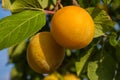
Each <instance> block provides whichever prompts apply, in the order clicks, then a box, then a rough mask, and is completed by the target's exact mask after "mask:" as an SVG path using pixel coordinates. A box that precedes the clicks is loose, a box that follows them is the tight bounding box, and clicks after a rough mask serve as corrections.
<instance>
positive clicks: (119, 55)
mask: <svg viewBox="0 0 120 80" xmlns="http://www.w3.org/2000/svg"><path fill="white" fill-rule="evenodd" d="M115 51H116V52H115V54H116V58H117V60H118V61H119V62H120V46H116V47H115Z"/></svg>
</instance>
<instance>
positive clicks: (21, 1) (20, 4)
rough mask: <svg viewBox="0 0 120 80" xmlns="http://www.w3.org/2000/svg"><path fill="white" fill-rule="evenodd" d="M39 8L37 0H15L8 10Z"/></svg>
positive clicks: (17, 10)
mask: <svg viewBox="0 0 120 80" xmlns="http://www.w3.org/2000/svg"><path fill="white" fill-rule="evenodd" d="M40 8H41V7H40V4H39V2H38V0H15V1H14V2H13V3H12V5H11V7H10V10H11V11H12V12H13V13H15V12H20V11H23V10H31V9H33V10H39V9H40Z"/></svg>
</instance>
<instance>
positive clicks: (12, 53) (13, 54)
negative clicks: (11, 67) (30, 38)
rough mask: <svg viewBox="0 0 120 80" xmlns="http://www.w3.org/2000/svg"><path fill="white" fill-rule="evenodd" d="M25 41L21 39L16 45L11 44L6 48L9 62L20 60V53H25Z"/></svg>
mask: <svg viewBox="0 0 120 80" xmlns="http://www.w3.org/2000/svg"><path fill="white" fill-rule="evenodd" d="M26 46H27V42H26V41H23V42H21V43H20V44H18V45H14V46H11V47H10V48H8V56H9V62H18V61H21V59H22V57H21V55H22V54H24V53H25V50H26Z"/></svg>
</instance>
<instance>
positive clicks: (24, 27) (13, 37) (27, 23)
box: [0, 10, 46, 49]
mask: <svg viewBox="0 0 120 80" xmlns="http://www.w3.org/2000/svg"><path fill="white" fill-rule="evenodd" d="M45 21H46V18H45V13H44V12H42V11H29V10H28V11H23V12H21V13H17V14H14V15H11V16H8V17H5V18H3V19H1V20H0V37H1V38H0V49H3V48H6V47H10V46H12V45H15V44H17V43H20V42H21V41H23V40H25V39H26V38H28V37H30V36H31V35H33V34H34V33H36V32H37V31H39V30H40V29H41V28H42V27H43V26H44V25H45Z"/></svg>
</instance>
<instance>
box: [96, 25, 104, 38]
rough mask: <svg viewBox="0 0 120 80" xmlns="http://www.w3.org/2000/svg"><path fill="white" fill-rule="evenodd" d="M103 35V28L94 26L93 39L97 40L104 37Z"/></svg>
mask: <svg viewBox="0 0 120 80" xmlns="http://www.w3.org/2000/svg"><path fill="white" fill-rule="evenodd" d="M104 35H105V33H104V32H103V28H102V26H101V25H100V24H95V35H94V38H97V37H99V36H104Z"/></svg>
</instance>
